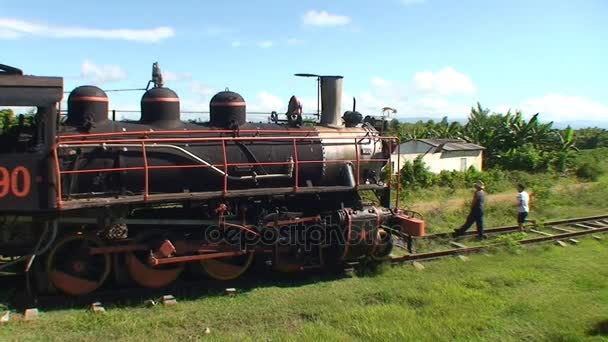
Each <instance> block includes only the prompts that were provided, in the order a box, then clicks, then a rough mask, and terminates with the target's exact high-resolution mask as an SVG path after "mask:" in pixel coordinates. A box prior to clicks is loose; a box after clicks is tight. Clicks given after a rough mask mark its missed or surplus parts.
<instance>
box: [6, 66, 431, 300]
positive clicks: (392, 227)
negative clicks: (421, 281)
mask: <svg viewBox="0 0 608 342" xmlns="http://www.w3.org/2000/svg"><path fill="white" fill-rule="evenodd" d="M4 70H5V71H4V73H0V105H21V106H23V105H34V106H37V108H38V111H37V113H36V115H35V119H34V120H33V124H31V125H23V124H20V125H17V126H16V127H14V129H13V130H12V131H5V132H4V134H3V137H2V139H3V149H4V151H3V152H4V153H2V154H0V163H1V164H2V168H0V190H1V191H0V210H2V218H3V220H4V224H3V226H2V228H1V229H2V232H3V234H2V240H1V241H0V255H2V256H5V257H10V258H11V261H10V262H8V263H5V264H4V265H2V266H0V267H3V268H6V267H9V266H10V267H14V266H15V265H21V264H23V265H24V269H25V271H26V272H32V273H33V274H34V277H32V278H33V279H34V280H35V281H36V284H35V285H36V287H37V289H38V290H39V291H45V292H46V291H50V292H53V291H61V292H63V293H66V294H70V295H82V294H87V293H90V292H93V291H95V290H97V289H98V288H100V287H101V286H104V285H108V286H111V285H115V286H124V285H125V284H129V283H135V284H138V285H140V286H144V287H150V288H159V287H164V286H167V285H169V284H171V283H172V282H173V281H174V280H176V279H177V278H178V277H179V276H180V275H181V274H182V273H184V272H188V273H191V274H199V273H204V274H206V275H207V276H210V277H211V278H214V279H218V280H231V279H235V278H238V277H239V276H241V275H242V274H243V273H244V272H246V271H247V270H249V269H250V268H251V267H253V266H258V267H271V268H273V269H275V270H278V271H284V272H292V271H299V270H305V269H315V268H332V267H340V266H342V265H344V264H345V263H349V262H356V261H360V260H362V259H370V258H371V259H374V260H383V259H385V258H387V257H388V256H389V254H390V253H391V250H392V247H393V239H394V237H395V236H398V235H400V234H403V232H404V229H407V227H409V226H411V225H423V224H424V223H423V222H421V221H418V220H416V219H413V218H411V217H408V216H406V215H404V214H403V212H402V211H400V210H399V208H398V206H393V207H391V205H390V184H385V183H384V182H383V181H382V177H381V174H382V172H383V168H384V167H385V165H386V163H387V161H388V160H389V158H390V154H391V153H392V150H393V148H394V147H395V146H396V140H395V139H394V138H391V137H386V136H383V135H381V134H380V133H379V132H378V131H377V130H376V128H374V127H373V126H372V125H370V124H369V123H366V122H363V120H362V115H361V114H360V113H358V112H356V110H355V108H353V110H352V111H347V112H345V113H342V112H341V101H342V98H341V97H342V82H343V78H342V77H341V76H316V75H314V76H315V77H317V80H318V82H319V91H320V100H321V101H320V102H321V103H320V105H321V109H320V112H319V113H318V114H319V115H318V122H306V120H304V118H303V111H302V106H301V104H300V102H299V100H298V99H297V98H296V97H295V96H293V97H292V98H291V99H290V101H289V104H288V109H287V111H286V113H285V119H279V116H278V115H277V114H276V113H273V114H272V115H271V119H270V120H269V123H254V122H251V120H248V118H247V111H246V101H245V99H244V98H243V97H242V96H241V95H239V94H238V93H236V92H233V91H230V90H228V89H226V90H225V91H221V92H219V93H217V94H216V95H215V96H214V97H213V98H212V99H211V101H210V103H209V120H208V121H206V122H187V121H183V120H182V119H181V117H180V113H181V111H180V99H179V97H178V95H177V94H176V93H175V92H174V91H173V90H171V89H169V88H167V87H165V86H164V84H163V82H162V75H161V73H160V68H159V67H158V65H157V64H155V65H154V67H153V80H152V81H151V83H153V84H154V85H153V87H151V88H150V87H148V89H147V90H146V91H145V93H144V94H143V96H142V97H141V101H140V105H141V114H140V117H139V119H138V120H122V121H115V120H110V119H109V118H108V112H109V98H108V96H107V94H106V93H105V92H104V91H103V90H102V89H100V88H98V87H95V86H80V87H77V88H75V89H73V90H72V91H71V92H70V94H69V96H68V98H67V106H68V108H67V115H66V116H65V118H62V117H61V116H60V115H59V112H58V111H57V109H56V105H57V103H59V102H60V100H61V98H62V90H63V89H62V81H61V79H60V78H43V77H35V76H23V75H22V73H21V72H20V70H18V69H14V68H8V67H6V66H4ZM4 170H6V173H4ZM4 184H6V187H4V186H3V185H4ZM5 190H6V191H5ZM364 190H368V191H371V192H374V193H376V194H377V195H378V198H379V199H380V201H379V202H380V205H374V204H373V203H364V201H363V200H362V199H361V196H360V191H364ZM5 192H6V193H5ZM20 263H21V264H20ZM110 284H111V285H110Z"/></svg>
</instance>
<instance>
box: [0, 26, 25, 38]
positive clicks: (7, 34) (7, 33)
mask: <svg viewBox="0 0 608 342" xmlns="http://www.w3.org/2000/svg"><path fill="white" fill-rule="evenodd" d="M19 37H20V35H19V33H18V32H15V31H13V30H8V29H5V28H2V27H0V39H17V38H19Z"/></svg>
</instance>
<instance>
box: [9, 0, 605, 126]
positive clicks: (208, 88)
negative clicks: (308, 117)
mask: <svg viewBox="0 0 608 342" xmlns="http://www.w3.org/2000/svg"><path fill="white" fill-rule="evenodd" d="M606 18H608V1H606V0H580V1H576V2H574V1H555V0H553V1H545V0H528V1H521V0H511V1H500V2H498V1H478V0H462V1H449V0H376V1H369V0H350V1H347V0H341V1H286V0H283V1H279V0H269V1H251V0H250V1H236V0H233V1H223V2H219V1H213V2H210V1H191V0H187V1H186V0H185V1H173V2H158V3H155V2H151V1H112V0H107V1H103V2H101V1H91V2H85V1H63V2H54V1H25V0H21V1H13V0H0V44H1V46H2V47H1V49H2V54H1V57H0V63H3V64H9V65H14V66H17V67H20V68H22V69H23V70H24V71H25V72H26V73H28V74H37V75H57V76H63V77H64V78H65V89H66V90H71V89H73V88H74V87H76V86H78V85H82V84H96V85H99V86H101V87H102V88H104V89H115V88H139V87H143V86H145V84H146V82H147V80H148V79H149V78H150V69H151V64H152V63H153V62H155V61H158V62H159V63H160V65H161V68H162V70H163V72H164V73H165V78H166V85H167V86H169V87H171V88H173V89H174V90H176V91H177V92H178V94H179V96H180V98H181V99H182V109H184V110H202V111H206V110H208V102H209V99H210V97H211V96H213V94H214V93H215V92H217V91H219V90H223V89H224V88H226V87H229V88H230V89H231V90H234V91H237V92H239V93H241V94H242V95H243V96H244V97H245V100H246V101H247V103H248V109H249V110H255V111H268V110H277V111H279V112H284V111H285V109H286V106H287V102H288V99H289V97H290V96H291V95H297V96H298V97H300V98H301V99H302V102H303V103H304V110H305V111H306V112H312V111H314V110H315V109H316V88H315V84H314V81H312V80H311V79H300V78H295V77H293V74H294V73H297V72H310V73H319V74H339V75H343V76H344V77H345V79H344V90H345V94H344V95H345V96H344V101H343V102H344V105H345V106H346V105H347V104H348V106H349V107H350V103H351V102H352V97H353V96H355V97H356V98H357V104H358V110H360V111H362V112H364V114H379V113H380V109H381V107H383V106H391V107H394V108H396V109H397V111H398V113H397V116H398V117H399V118H407V117H436V118H440V117H442V116H444V115H447V116H448V117H450V118H451V119H459V118H462V117H465V116H466V115H467V113H468V110H469V108H470V107H471V106H472V105H474V104H475V103H476V102H477V101H480V102H481V103H482V105H484V106H486V107H489V108H491V109H492V110H495V111H505V110H507V109H508V108H512V109H521V110H523V111H524V112H525V113H527V114H533V113H536V112H541V118H543V119H545V120H555V121H571V120H594V121H607V122H608V98H607V95H606V94H608V83H607V82H606V80H608V67H607V66H606V61H605V60H608V23H606ZM109 95H110V97H111V105H110V106H111V107H112V108H116V109H136V108H137V107H138V105H139V99H140V96H141V93H137V92H135V93H109ZM346 109H347V108H343V110H346Z"/></svg>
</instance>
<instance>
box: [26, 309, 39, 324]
mask: <svg viewBox="0 0 608 342" xmlns="http://www.w3.org/2000/svg"><path fill="white" fill-rule="evenodd" d="M36 319H38V309H36V308H31V309H27V310H25V313H24V314H23V320H25V321H33V320H36Z"/></svg>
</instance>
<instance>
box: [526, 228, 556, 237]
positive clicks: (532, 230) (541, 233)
mask: <svg viewBox="0 0 608 342" xmlns="http://www.w3.org/2000/svg"><path fill="white" fill-rule="evenodd" d="M530 231H531V232H532V233H535V234H539V235H544V236H553V234H549V233H545V232H541V231H540V230H536V229H530Z"/></svg>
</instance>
